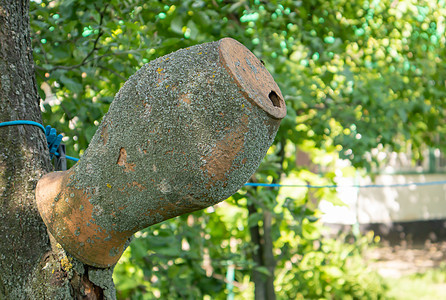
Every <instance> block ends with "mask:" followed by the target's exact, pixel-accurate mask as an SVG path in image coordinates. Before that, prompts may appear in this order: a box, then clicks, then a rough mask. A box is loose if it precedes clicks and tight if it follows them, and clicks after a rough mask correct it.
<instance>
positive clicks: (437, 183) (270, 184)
mask: <svg viewBox="0 0 446 300" xmlns="http://www.w3.org/2000/svg"><path fill="white" fill-rule="evenodd" d="M443 184H446V180H440V181H429V182H412V183H395V184H365V185H360V184H354V185H312V184H277V183H253V182H247V183H245V186H253V187H273V188H274V187H299V188H309V189H322V188H386V187H408V186H428V185H443Z"/></svg>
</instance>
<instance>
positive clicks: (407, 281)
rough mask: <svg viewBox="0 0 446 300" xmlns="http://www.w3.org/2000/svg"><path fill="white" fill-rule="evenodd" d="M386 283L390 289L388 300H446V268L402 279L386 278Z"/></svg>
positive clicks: (406, 276)
mask: <svg viewBox="0 0 446 300" xmlns="http://www.w3.org/2000/svg"><path fill="white" fill-rule="evenodd" d="M386 283H387V284H388V287H389V291H388V292H387V294H386V296H387V297H386V298H387V299H395V300H403V299H404V300H412V299H413V300H415V299H416V300H421V299H426V300H427V299H429V300H437V299H438V300H441V299H446V266H442V267H440V268H437V269H430V270H428V271H426V272H424V273H416V274H411V275H405V276H402V277H400V278H386Z"/></svg>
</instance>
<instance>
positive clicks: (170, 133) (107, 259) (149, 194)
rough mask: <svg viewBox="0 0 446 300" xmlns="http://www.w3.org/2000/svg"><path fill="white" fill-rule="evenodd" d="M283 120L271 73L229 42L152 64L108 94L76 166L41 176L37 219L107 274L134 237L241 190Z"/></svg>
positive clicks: (76, 254)
mask: <svg viewBox="0 0 446 300" xmlns="http://www.w3.org/2000/svg"><path fill="white" fill-rule="evenodd" d="M285 114H286V107H285V103H284V101H283V96H282V94H281V92H280V90H279V87H278V86H277V84H276V83H275V82H274V80H273V78H272V77H271V75H270V74H269V73H268V71H267V70H266V69H265V67H264V66H263V64H262V63H261V62H260V61H259V60H258V59H257V58H256V57H255V56H254V55H253V54H252V53H251V52H250V51H249V50H248V49H247V48H245V47H244V46H243V45H242V44H240V43H239V42H237V41H235V40H233V39H230V38H225V39H222V40H220V41H217V42H213V43H207V44H202V45H197V46H193V47H190V48H186V49H182V50H178V51H176V52H174V53H171V54H168V55H166V56H163V57H160V58H158V59H156V60H154V61H152V62H150V63H149V64H146V65H145V66H143V67H142V68H141V69H140V70H139V71H138V72H136V73H135V74H134V75H133V76H131V77H130V78H129V79H128V81H127V82H126V83H125V84H124V86H123V87H122V88H121V90H120V91H119V92H118V93H117V95H116V97H115V100H114V101H113V103H112V104H111V106H110V110H109V111H108V113H107V114H106V115H105V116H104V119H103V121H102V123H101V125H100V126H99V128H98V130H97V132H96V134H95V135H94V137H93V139H92V141H91V142H90V145H89V147H88V149H87V150H86V151H85V153H84V155H83V156H82V158H81V159H80V161H79V162H78V163H77V164H76V165H75V166H74V167H73V168H71V169H70V170H68V171H65V172H54V173H50V174H47V175H45V176H44V177H42V179H41V180H40V181H39V183H38V185H37V190H36V195H37V204H38V208H39V211H40V214H41V215H42V218H43V220H44V222H45V223H46V225H47V227H48V229H49V231H50V232H51V234H52V235H53V236H54V238H55V239H56V240H57V241H58V242H59V243H60V244H61V245H62V246H63V247H64V248H65V249H66V250H67V251H68V252H70V253H71V254H72V255H73V256H74V257H76V258H78V259H79V260H80V261H82V262H84V263H86V264H90V265H93V266H96V267H108V266H111V265H113V264H115V263H116V262H117V261H118V259H119V257H120V256H121V254H122V252H123V250H124V244H125V243H126V241H127V240H128V239H129V237H130V236H131V235H132V234H133V233H135V232H136V231H138V230H140V229H143V228H145V227H147V226H150V225H153V224H156V223H159V222H162V221H164V220H167V219H170V218H172V217H175V216H179V215H181V214H184V213H188V212H192V211H196V210H199V209H202V208H205V207H208V206H211V205H214V204H216V203H218V202H220V201H222V200H224V199H226V198H228V197H229V196H231V195H232V194H233V193H235V192H236V191H237V190H238V189H239V188H240V187H242V186H243V184H244V183H245V182H246V181H247V180H248V179H249V177H250V176H251V175H252V174H253V173H254V171H255V170H256V169H257V167H258V165H259V164H260V161H261V160H262V159H263V157H264V156H265V154H266V151H267V150H268V148H269V147H270V145H271V143H272V142H273V139H274V137H275V134H276V132H277V129H278V127H279V123H280V120H281V119H282V118H283V117H284V116H285Z"/></svg>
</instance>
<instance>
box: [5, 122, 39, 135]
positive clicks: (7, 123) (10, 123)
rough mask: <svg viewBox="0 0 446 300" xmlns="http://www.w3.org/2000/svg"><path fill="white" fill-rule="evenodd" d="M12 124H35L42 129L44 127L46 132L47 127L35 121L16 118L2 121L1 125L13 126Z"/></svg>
mask: <svg viewBox="0 0 446 300" xmlns="http://www.w3.org/2000/svg"><path fill="white" fill-rule="evenodd" d="M12 125H34V126H38V127H40V129H42V131H43V133H45V127H43V125H42V124H40V123H37V122H34V121H28V120H16V121H9V122H3V123H0V127H3V126H12Z"/></svg>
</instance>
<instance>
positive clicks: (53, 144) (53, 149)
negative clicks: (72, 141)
mask: <svg viewBox="0 0 446 300" xmlns="http://www.w3.org/2000/svg"><path fill="white" fill-rule="evenodd" d="M13 125H33V126H37V127H39V128H40V129H42V131H43V133H44V134H45V137H46V141H47V144H48V149H49V150H50V157H51V158H53V156H54V155H55V156H57V157H59V156H60V154H59V153H57V149H58V148H59V145H60V142H61V141H62V137H63V136H62V135H61V134H57V132H56V129H54V128H51V126H50V125H48V126H46V128H45V127H43V125H42V124H40V123H37V122H34V121H28V120H16V121H9V122H2V123H0V127H4V126H13ZM65 158H66V159H69V160H73V161H78V160H79V159H78V158H75V157H71V156H68V155H66V156H65Z"/></svg>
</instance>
